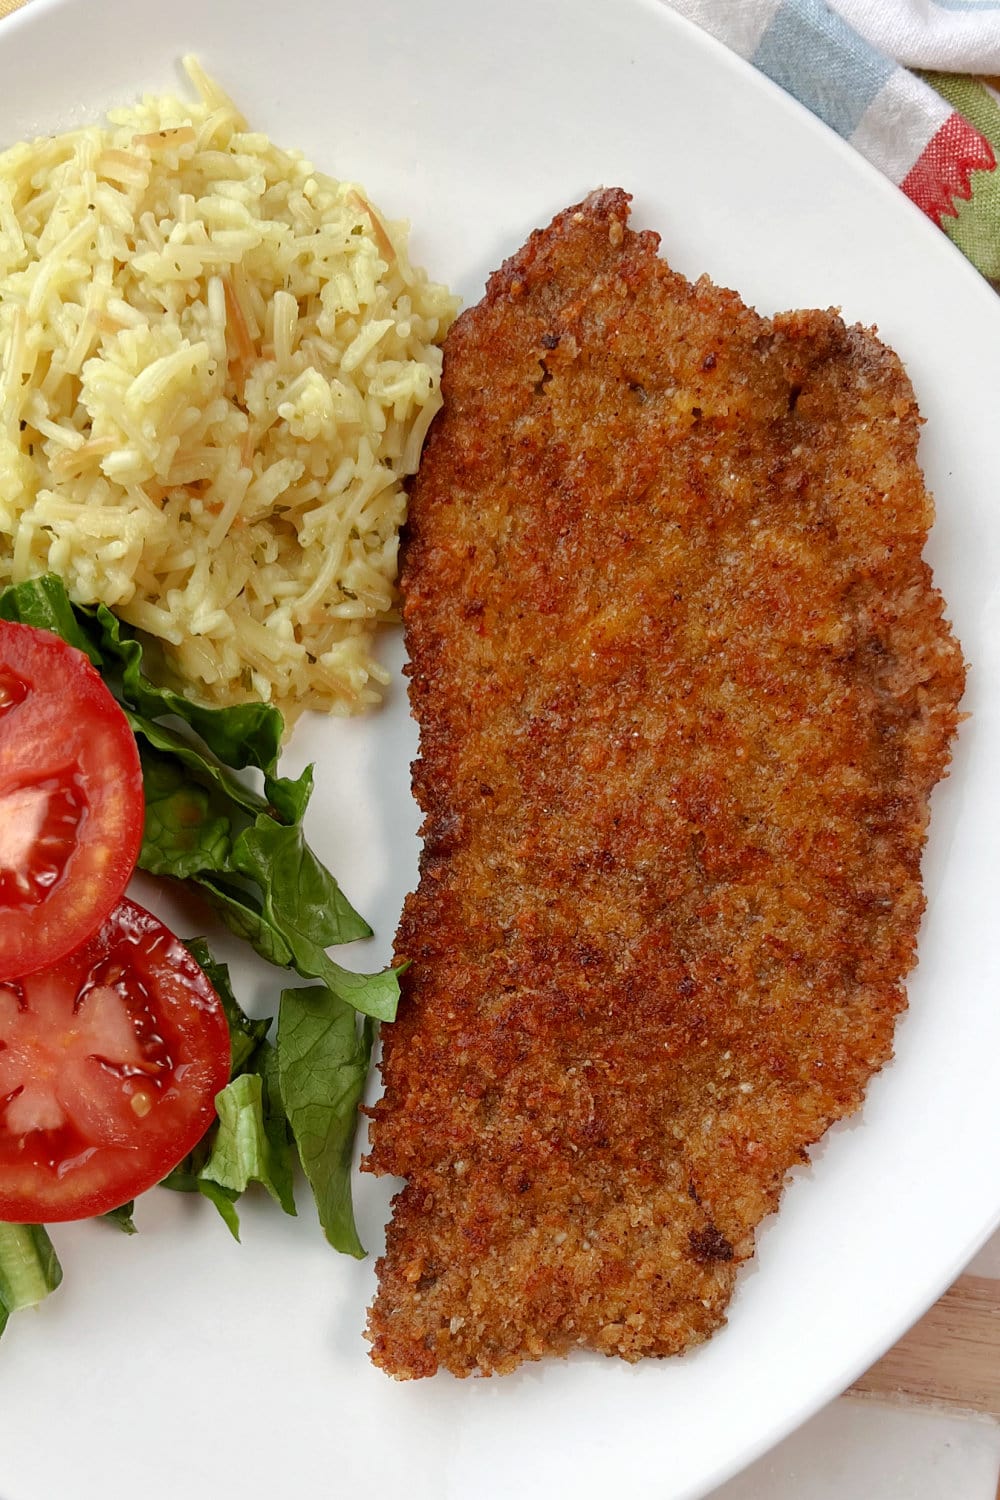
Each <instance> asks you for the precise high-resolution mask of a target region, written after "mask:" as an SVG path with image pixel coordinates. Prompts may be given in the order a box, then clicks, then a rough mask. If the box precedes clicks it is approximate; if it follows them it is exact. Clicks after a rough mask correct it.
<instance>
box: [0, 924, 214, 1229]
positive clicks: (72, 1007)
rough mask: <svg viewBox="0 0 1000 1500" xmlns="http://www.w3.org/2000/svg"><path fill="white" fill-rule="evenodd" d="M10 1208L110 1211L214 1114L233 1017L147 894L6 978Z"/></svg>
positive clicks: (183, 1149) (3, 1128)
mask: <svg viewBox="0 0 1000 1500" xmlns="http://www.w3.org/2000/svg"><path fill="white" fill-rule="evenodd" d="M0 1040H2V1047H0V1220H5V1221H7V1222H11V1223H18V1224H51V1223H55V1222H58V1221H59V1220H63V1219H83V1218H88V1217H90V1216H91V1215H92V1214H102V1213H106V1212H107V1210H108V1209H111V1208H117V1207H118V1206H119V1205H120V1204H122V1203H126V1202H127V1201H128V1200H129V1199H130V1198H133V1197H135V1195H136V1194H137V1193H141V1192H144V1191H145V1189H146V1188H149V1187H152V1186H153V1185H154V1183H157V1182H159V1181H160V1179H161V1178H163V1177H165V1176H166V1174H167V1173H168V1172H169V1171H170V1170H171V1169H172V1168H173V1167H175V1166H176V1165H177V1163H178V1162H179V1161H180V1160H181V1159H182V1158H183V1157H184V1156H186V1155H187V1153H188V1152H189V1151H190V1150H191V1149H192V1147H193V1146H194V1145H196V1143H197V1142H198V1141H199V1140H200V1139H201V1137H202V1135H203V1134H204V1133H205V1131H206V1130H207V1128H208V1126H209V1125H210V1124H211V1123H212V1120H213V1118H214V1116H215V1096H216V1094H217V1093H218V1092H219V1091H220V1089H223V1088H225V1086H226V1084H227V1083H228V1081H229V1064H230V1046H229V1027H228V1025H227V1023H226V1017H225V1012H224V1011H223V1009H222V1004H221V1002H220V1000H219V997H218V996H217V995H216V993H215V990H214V989H213V988H212V986H211V984H210V983H209V981H208V979H207V978H206V976H205V974H204V973H203V972H202V970H201V968H200V967H199V966H198V964H196V963H195V961H194V959H193V958H192V957H191V955H190V954H189V953H188V951H187V949H186V948H185V947H184V945H183V943H182V942H181V941H180V940H179V939H178V938H176V937H174V935H173V933H172V932H170V930H169V929H168V928H166V927H165V926H164V925H163V923H162V922H161V921H160V920H159V919H158V918H157V917H154V916H153V915H152V914H151V913H150V912H148V911H145V910H144V909H143V907H141V906H137V905H136V904H135V902H133V901H129V900H122V901H120V902H119V904H118V905H117V906H116V907H115V909H114V911H113V912H112V913H111V915H110V916H109V917H108V918H107V920H106V921H105V922H104V924H103V926H102V927H101V928H100V930H99V931H98V932H97V933H96V934H95V935H94V937H92V938H91V940H90V941H89V942H88V943H86V944H85V945H84V946H83V947H82V948H79V949H77V950H76V951H75V952H74V953H71V954H70V955H69V957H68V958H64V959H63V960H62V961H61V962H60V963H58V964H55V965H53V966H52V967H51V968H48V969H43V970H41V971H40V972H38V973H34V974H29V975H27V976H25V977H23V978H21V979H18V980H8V981H6V982H5V983H2V984H0Z"/></svg>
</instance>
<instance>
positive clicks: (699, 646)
mask: <svg viewBox="0 0 1000 1500" xmlns="http://www.w3.org/2000/svg"><path fill="white" fill-rule="evenodd" d="M628 202H629V200H628V197H627V195H626V194H625V193H623V192H620V191H615V190H609V191H602V192H599V193H595V194H594V195H593V196H592V197H590V198H588V199H587V200H586V202H584V203H582V204H580V205H579V207H576V208H573V209H569V210H567V211H566V212H565V213H563V214H560V215H559V217H558V218H557V219H556V220H555V221H554V222H553V224H552V225H551V226H550V227H549V228H548V229H546V230H543V231H540V232H538V233H535V234H533V235H532V236H531V238H530V239H529V241H528V243H527V245H526V246H525V247H524V248H523V249H522V250H521V251H520V252H519V253H518V254H517V255H515V256H514V257H513V258H512V259H511V260H509V261H508V262H507V263H506V265H505V266H504V267H503V269H502V270H501V271H499V272H498V273H497V274H496V275H494V276H493V277H492V279H491V280H490V283H489V286H488V288H487V292H486V296H485V298H484V299H483V301H482V302H481V303H480V304H479V306H477V307H474V308H472V309H471V310H470V311H468V312H466V313H465V314H464V315H463V316H462V317H461V318H460V319H459V321H458V322H457V323H456V324H455V326H454V328H453V329H452V331H451V333H450V334H449V337H448V341H447V344H446V348H445V383H444V395H445V406H444V411H443V413H442V414H441V415H440V416H439V418H438V420H437V423H436V425H435V426H434V428H433V430H432V433H431V437H430V441H429V443H428V446H427V450H426V455H425V457H424V461H423V465H422V467H421V470H420V474H419V477H418V478H417V480H416V483H415V485H414V489H413V495H412V502H411V513H410V523H409V536H408V540H407V543H406V549H405V560H404V566H403V572H402V587H403V594H404V600H405V628H406V639H407V643H408V648H409V655H410V661H411V666H410V669H409V671H410V695H411V706H412V710H413V713H414V715H415V717H416V719H417V722H418V724H419V726H420V759H419V760H418V761H417V763H416V765H415V766H414V789H415V795H416V797H417V800H418V802H419V804H420V806H421V808H422V810H423V812H424V814H425V822H424V825H423V839H424V846H423V856H422V863H421V873H420V883H419V889H418V890H417V891H416V893H415V894H414V895H412V896H411V897H410V898H409V899H408V901H407V903H406V908H405V911H404V913H403V917H402V922H401V925H400V928H399V933H398V940H397V951H398V955H399V957H400V958H407V959H409V960H410V961H411V966H410V968H409V969H408V971H407V973H406V975H405V977H404V980H403V989H404V1001H403V1004H402V1007H401V1009H400V1016H399V1020H398V1021H397V1022H396V1024H395V1025H394V1026H392V1027H388V1028H386V1029H385V1032H384V1054H383V1060H382V1074H383V1080H384V1085H385V1092H384V1097H383V1099H382V1100H381V1102H380V1103H379V1104H378V1105H377V1106H376V1107H375V1109H374V1121H373V1125H372V1150H371V1155H370V1158H369V1160H368V1166H369V1168H370V1169H371V1170H373V1171H376V1172H384V1173H393V1174H396V1175H399V1176H401V1177H405V1178H406V1179H407V1184H406V1186H405V1188H404V1189H403V1191H402V1192H401V1193H400V1194H399V1195H398V1196H397V1197H396V1199H395V1200H394V1211H393V1219H392V1223H391V1224H390V1226H389V1229H388V1242H387V1249H386V1253H385V1256H384V1258H383V1259H382V1260H380V1262H379V1265H378V1273H379V1290H378V1295H377V1299H376V1301H375V1304H374V1307H373V1308H372V1310H371V1315H370V1322H369V1332H368V1337H369V1339H370V1340H371V1344H372V1357H373V1358H374V1360H375V1362H376V1364H378V1365H380V1366H381V1367H382V1368H383V1369H384V1370H386V1371H388V1372H389V1373H390V1374H392V1375H395V1376H398V1377H401V1378H406V1377H413V1376H420V1375H430V1374H432V1373H433V1372H434V1371H435V1370H437V1369H438V1368H439V1366H444V1367H445V1368H447V1369H448V1370H451V1371H453V1372H454V1373H455V1374H456V1375H466V1374H469V1373H470V1372H482V1373H490V1372H505V1371H510V1370H512V1369H513V1368H514V1367H515V1366H516V1365H517V1364H519V1363H520V1362H521V1361H523V1360H527V1359H536V1358H539V1357H541V1356H543V1355H549V1354H565V1353H566V1352H567V1351H569V1350H571V1349H573V1348H575V1347H577V1346H579V1345H583V1346H585V1347H588V1348H591V1349H597V1350H601V1351H603V1352H604V1353H606V1354H618V1355H622V1356H623V1357H624V1358H626V1359H629V1360H635V1359H638V1358H640V1357H641V1356H643V1355H666V1354H676V1353H679V1352H680V1351H682V1350H684V1349H687V1348H688V1347H690V1346H691V1345H692V1344H697V1343H699V1342H700V1341H702V1340H703V1339H706V1338H707V1337H708V1336H709V1335H710V1334H711V1333H712V1331H713V1330H714V1329H716V1328H718V1327H719V1325H720V1324H721V1323H722V1322H723V1321H724V1318H725V1309H726V1305H727V1303H728V1301H729V1299H730V1296H731V1294H732V1290H733V1282H734V1277H735V1276H736V1273H737V1269H738V1267H739V1265H740V1263H741V1262H743V1261H745V1260H746V1259H747V1258H748V1257H749V1256H750V1255H751V1254H752V1253H753V1247H754V1230H755V1227H756V1225H758V1224H759V1223H760V1221H761V1219H762V1218H763V1217H764V1216H765V1215H766V1214H768V1213H770V1212H771V1211H772V1210H773V1209H774V1208H775V1207H776V1205H777V1203H778V1199H779V1196H780V1193H781V1190H782V1185H783V1183H784V1181H785V1178H786V1176H787V1174H788V1171H789V1169H790V1168H791V1167H793V1166H794V1165H795V1164H796V1163H797V1162H801V1161H803V1160H805V1159H806V1154H807V1149H808V1147H809V1146H810V1144H811V1143H813V1142H815V1141H816V1140H818V1138H819V1137H820V1136H821V1135H822V1134H823V1132H824V1131H825V1130H826V1129H827V1127H828V1126H829V1125H830V1124H831V1122H832V1121H834V1120H838V1119H840V1118H842V1117H843V1116H845V1115H849V1114H850V1113H851V1112H852V1111H853V1110H856V1109H857V1108H858V1106H859V1104H860V1103H861V1100H862V1096H863V1094H864V1090H865V1086H866V1084H867V1082H868V1080H869V1078H870V1077H871V1076H872V1074H873V1073H875V1072H876V1071H877V1070H878V1069H879V1068H881V1067H882V1065H883V1063H885V1061H886V1060H887V1058H889V1056H890V1054H891V1051H892V1035H893V1026H894V1022H895V1019H896V1016H897V1014H898V1012H899V1011H900V1010H901V1009H902V1008H903V1006H904V1005H905V992H904V988H903V980H904V976H905V975H906V974H907V971H908V970H909V969H910V968H911V967H912V965H913V963H914V960H915V941H916V933H917V926H918V923H919V920H920V915H921V911H922V908H923V895H922V890H921V882H920V855H921V848H922V846H923V843H924V838H925V834H926V830H927V823H928V799H929V794H930V791H931V788H932V787H933V786H934V783H935V782H936V781H937V780H938V779H939V778H940V777H941V776H942V774H943V773H944V771H945V767H946V765H947V762H948V759H949V741H950V740H951V737H952V734H953V732H954V730H955V727H956V721H957V718H958V714H957V704H958V701H959V698H960V696H961V693H962V688H963V680H964V667H963V662H962V656H961V652H960V650H959V647H958V645H957V644H956V642H955V640H954V639H953V638H952V636H951V634H950V632H949V628H948V626H947V624H946V622H945V620H944V618H943V614H942V601H941V598H940V595H939V594H938V593H937V591H936V590H935V588H934V587H933V585H932V582H931V576H930V572H929V570H928V567H927V565H926V564H925V563H924V562H923V561H922V558H921V552H922V548H923V546H924V543H925V540H926V537H927V532H928V527H929V525H930V522H931V514H932V510H931V502H930V499H929V498H928V495H927V493H926V491H925V489H924V484H923V481H922V478H921V474H920V471H919V469H918V467H917V461H916V448H917V431H918V424H919V420H920V419H919V416H918V413H917V408H916V405H915V402H914V398H913V393H912V390H911V388H910V384H909V382H908V380H907V378H906V375H905V374H904V372H903V369H902V368H901V366H900V362H899V360H898V359H897V358H896V356H895V355H894V354H893V353H892V352H891V351H890V350H888V349H886V348H885V347H884V346H883V345H882V344H880V343H879V342H878V340H877V339H876V338H875V337H874V336H873V334H871V333H870V332H866V331H865V330H864V329H861V328H846V327H845V326H844V324H843V323H842V322H841V320H840V318H839V317H837V316H836V314H835V313H833V312H795V313H787V314H784V315H781V316H779V317H776V318H774V319H773V320H768V319H765V318H762V317H759V316H758V315H757V314H756V313H755V312H753V311H751V310H750V309H748V308H747V307H745V306H744V305H743V304H742V303H741V302H740V300H739V298H738V297H737V296H736V295H735V294H734V293H733V292H728V291H722V290H720V289H719V288H718V287H716V286H713V285H711V284H710V283H709V282H708V281H707V280H701V281H699V282H698V283H697V284H695V285H692V284H690V283H689V282H687V281H686V280H684V279H683V278H682V277H681V276H679V275H677V274H675V273H674V272H673V271H671V270H670V269H669V268H668V267H667V265H665V264H664V262H663V261H662V260H660V259H658V258H657V253H656V252H657V245H658V237H657V236H656V235H655V234H651V233H642V234H639V233H634V232H632V231H631V230H630V229H628V227H627V218H628Z"/></svg>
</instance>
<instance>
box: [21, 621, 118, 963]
mask: <svg viewBox="0 0 1000 1500" xmlns="http://www.w3.org/2000/svg"><path fill="white" fill-rule="evenodd" d="M143 812H144V807H143V793H142V769H141V767H140V765H139V751H138V749H137V747H136V743H135V736H134V735H133V733H132V731H131V729H130V728H129V724H128V720H127V719H126V717H125V715H124V713H123V712H122V710H121V708H120V707H119V706H118V704H117V703H116V702H115V700H114V698H113V697H112V696H111V694H110V692H109V691H108V689H107V688H106V687H105V685H104V683H103V682H102V681H101V679H100V677H99V676H98V674H97V672H95V670H94V668H93V667H92V666H91V665H90V662H89V661H88V660H87V658H86V657H85V656H84V654H83V652H82V651H77V650H76V649H75V648H74V647H72V646H68V645H67V644H66V642H65V641H62V640H60V639H59V637H58V636H56V635H52V634H51V633H50V632H49V631H47V630H35V629H34V628H33V627H32V626H30V625H16V624H12V623H11V622H10V621H8V620H0V979H16V978H18V977H19V976H20V975H22V974H28V973H30V972H31V971H32V970H34V969H41V968H44V967H45V966H46V965H48V964H53V963H57V962H58V961H59V959H61V958H63V957H65V955H66V954H67V953H69V952H71V951H72V949H74V948H77V947H79V945H80V944H81V943H84V942H86V941H87V939H88V938H89V937H91V936H92V934H93V933H94V932H96V930H97V928H98V927H99V926H100V925H101V923H102V922H103V921H104V918H105V917H106V916H107V914H108V912H109V911H110V910H111V908H112V907H113V906H114V904H115V902H116V901H117V900H118V898H119V896H120V895H121V893H122V891H123V890H124V889H125V886H126V884H127V882H128V879H129V877H130V875H131V874H132V871H133V869H134V868H135V862H136V860H137V859H138V857H139V846H140V844H141V842H142V825H143Z"/></svg>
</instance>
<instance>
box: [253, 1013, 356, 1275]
mask: <svg viewBox="0 0 1000 1500" xmlns="http://www.w3.org/2000/svg"><path fill="white" fill-rule="evenodd" d="M374 1035H375V1027H374V1025H373V1023H372V1021H371V1020H370V1019H365V1020H362V1021H360V1022H359V1020H358V1017H357V1015H356V1014H355V1012H354V1010H353V1009H351V1007H350V1006H349V1005H347V1004H345V1003H344V1001H343V1000H341V999H340V998H339V997H338V996H337V995H336V994H334V993H332V992H331V991H330V990H328V989H325V988H321V987H320V986H318V985H313V986H310V987H309V988H308V989H296V990H283V991H282V993H281V1004H280V1007H279V1010H278V1043H277V1058H278V1078H279V1082H280V1085H281V1097H282V1100H283V1102H284V1106H285V1111H286V1113H287V1116H288V1123H289V1125H290V1126H291V1130H292V1135H293V1137H294V1138H295V1144H296V1146H297V1147H298V1152H299V1159H300V1160H301V1162H302V1167H303V1170H304V1171H305V1174H306V1177H307V1178H308V1180H309V1185H310V1187H311V1188H312V1191H313V1197H314V1198H315V1200H316V1208H317V1210H318V1213H319V1221H320V1224H321V1225H322V1227H323V1232H324V1234H325V1235H326V1237H327V1239H328V1240H329V1242H330V1244H331V1245H332V1246H333V1247H334V1249H335V1250H340V1251H343V1253H344V1254H346V1255H354V1256H357V1257H361V1256H363V1255H364V1253H365V1251H364V1248H363V1247H362V1245H361V1241H360V1240H359V1239H358V1232H357V1229H356V1227H355V1223H354V1207H353V1203H352V1199H351V1166H352V1159H353V1149H354V1135H355V1131H356V1129H357V1124H358V1111H359V1106H360V1103H361V1098H362V1094H363V1092H364V1086H365V1079H366V1078H367V1077H368V1067H369V1063H370V1061H371V1051H372V1042H373V1040H374Z"/></svg>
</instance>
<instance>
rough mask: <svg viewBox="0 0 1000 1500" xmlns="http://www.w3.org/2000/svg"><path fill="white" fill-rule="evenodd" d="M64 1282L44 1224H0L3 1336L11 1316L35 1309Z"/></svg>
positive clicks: (0, 1314)
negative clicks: (25, 1308) (36, 1305)
mask: <svg viewBox="0 0 1000 1500" xmlns="http://www.w3.org/2000/svg"><path fill="white" fill-rule="evenodd" d="M61 1281H62V1266H61V1265H60V1264H59V1258H58V1256H57V1255H56V1252H55V1250H54V1249H53V1248H52V1241H51V1240H50V1239H49V1237H48V1234H47V1233H46V1231H45V1229H44V1227H43V1226H42V1225H41V1224H0V1333H2V1332H3V1330H4V1329H5V1328H6V1327H7V1322H8V1319H9V1318H10V1315H11V1313H13V1312H17V1311H18V1310H19V1309H20V1308H22V1307H34V1306H35V1304H36V1303H38V1302H41V1301H42V1299H43V1298H45V1297H47V1296H48V1295H49V1293H50V1292H54V1291H55V1289H56V1287H57V1286H58V1285H59V1283H60V1282H61Z"/></svg>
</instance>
